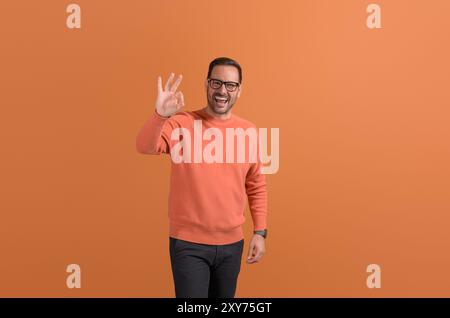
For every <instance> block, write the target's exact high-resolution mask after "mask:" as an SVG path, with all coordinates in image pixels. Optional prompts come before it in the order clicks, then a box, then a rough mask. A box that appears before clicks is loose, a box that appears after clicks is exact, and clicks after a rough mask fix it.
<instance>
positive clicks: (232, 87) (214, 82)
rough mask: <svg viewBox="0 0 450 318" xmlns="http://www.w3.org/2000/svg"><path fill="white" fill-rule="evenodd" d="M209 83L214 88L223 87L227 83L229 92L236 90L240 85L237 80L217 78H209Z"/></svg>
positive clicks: (226, 86)
mask: <svg viewBox="0 0 450 318" xmlns="http://www.w3.org/2000/svg"><path fill="white" fill-rule="evenodd" d="M208 83H209V86H210V87H211V88H214V89H219V88H221V87H222V85H223V84H225V88H226V90H227V91H229V92H234V91H235V90H236V88H238V87H239V85H240V84H239V83H236V82H223V81H221V80H218V79H215V78H208Z"/></svg>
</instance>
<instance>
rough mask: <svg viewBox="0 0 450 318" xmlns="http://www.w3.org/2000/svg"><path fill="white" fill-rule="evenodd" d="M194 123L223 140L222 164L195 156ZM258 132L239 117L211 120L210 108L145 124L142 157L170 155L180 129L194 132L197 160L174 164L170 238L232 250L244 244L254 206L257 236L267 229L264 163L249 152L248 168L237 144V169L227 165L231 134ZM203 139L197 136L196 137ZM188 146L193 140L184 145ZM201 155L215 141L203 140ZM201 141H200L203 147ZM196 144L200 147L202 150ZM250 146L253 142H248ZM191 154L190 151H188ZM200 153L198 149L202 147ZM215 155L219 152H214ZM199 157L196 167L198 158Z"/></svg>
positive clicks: (234, 164) (155, 115)
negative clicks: (248, 216)
mask: <svg viewBox="0 0 450 318" xmlns="http://www.w3.org/2000/svg"><path fill="white" fill-rule="evenodd" d="M194 120H201V128H202V129H201V131H202V132H205V130H206V129H208V128H212V127H215V128H218V129H220V131H221V132H222V136H223V158H224V159H223V163H218V162H213V163H207V162H205V161H204V160H202V159H201V158H200V161H203V162H199V160H198V159H199V155H200V156H201V155H202V154H203V152H201V153H200V154H198V151H197V154H194V148H195V147H194V139H195V138H194V135H195V132H194V130H195V131H197V132H198V131H199V130H198V128H199V122H197V124H196V125H197V127H196V128H195V129H194V126H195V125H194ZM238 127H240V128H243V129H244V130H246V129H247V128H249V127H253V128H254V129H256V127H255V126H254V125H253V124H252V123H250V122H249V121H246V120H244V119H242V118H240V117H238V116H236V115H234V114H231V117H230V118H228V119H218V118H215V117H213V116H211V115H210V114H208V113H207V112H206V110H205V108H203V109H200V110H196V111H192V112H190V111H186V112H185V111H181V112H178V113H176V114H174V115H172V116H171V117H169V118H165V117H162V116H160V115H159V114H158V113H157V112H156V110H155V111H154V112H153V114H152V115H151V117H150V119H149V120H148V121H147V122H146V123H145V124H144V126H143V127H142V128H141V130H140V131H139V134H138V136H137V138H136V148H137V151H138V152H140V153H143V154H153V155H156V154H163V153H164V154H169V156H170V153H171V149H173V147H174V146H175V144H178V148H177V149H179V148H180V147H179V146H180V140H179V139H176V140H172V138H171V137H172V131H173V130H174V129H175V128H185V129H187V130H189V132H190V143H191V145H192V146H191V148H192V149H191V151H192V157H191V158H192V159H191V162H190V163H189V162H188V161H184V162H181V163H175V162H174V161H173V160H171V162H172V164H171V177H170V190H169V213H168V214H169V236H171V237H174V238H178V239H182V240H185V241H190V242H196V243H203V244H216V245H221V244H230V243H234V242H237V241H239V240H241V239H243V237H244V235H243V231H242V224H243V223H244V221H245V217H244V210H245V205H246V203H247V198H248V203H249V208H250V212H251V215H252V219H253V227H254V230H263V229H265V228H266V215H267V191H266V180H265V175H264V174H261V171H260V168H261V161H260V158H259V156H258V158H257V160H256V162H251V160H249V150H248V147H246V149H247V150H246V157H245V162H244V163H239V161H238V160H237V159H236V158H237V148H236V147H237V145H238V143H237V142H236V138H235V141H234V149H235V152H234V156H235V159H234V160H232V163H227V160H226V155H225V154H226V150H225V148H226V146H225V144H226V136H227V135H226V128H238ZM196 136H197V137H198V134H197V135H196ZM185 137H186V140H185V141H189V138H187V137H189V134H187V135H186V136H184V135H183V137H182V138H183V139H184V138H185ZM201 138H202V139H201V140H200V142H199V143H200V144H202V148H201V149H202V151H203V149H205V147H207V145H208V144H209V143H211V140H213V139H215V137H212V138H211V140H205V139H207V138H205V137H201ZM198 140H199V139H197V141H198ZM199 143H197V145H199ZM247 144H248V139H247ZM186 149H188V148H186ZM195 149H197V150H198V149H199V148H198V147H197V148H195ZM212 153H215V152H212ZM195 156H197V157H196V158H197V160H196V162H194V157H195Z"/></svg>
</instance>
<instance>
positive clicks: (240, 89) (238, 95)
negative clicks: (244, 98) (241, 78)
mask: <svg viewBox="0 0 450 318" xmlns="http://www.w3.org/2000/svg"><path fill="white" fill-rule="evenodd" d="M241 91H242V84H241V85H239V88H238V93H237V97H240V96H241Z"/></svg>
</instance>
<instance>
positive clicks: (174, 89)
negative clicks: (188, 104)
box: [170, 74, 183, 93]
mask: <svg viewBox="0 0 450 318" xmlns="http://www.w3.org/2000/svg"><path fill="white" fill-rule="evenodd" d="M182 79H183V76H182V75H181V74H180V75H178V78H177V80H176V81H175V83H173V85H172V87H171V88H170V91H171V92H173V93H174V92H175V91H176V90H177V88H178V85H180V83H181V80H182Z"/></svg>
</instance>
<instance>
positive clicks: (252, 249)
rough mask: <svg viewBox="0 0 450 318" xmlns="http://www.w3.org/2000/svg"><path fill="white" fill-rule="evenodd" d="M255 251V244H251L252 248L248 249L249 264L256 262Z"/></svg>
mask: <svg viewBox="0 0 450 318" xmlns="http://www.w3.org/2000/svg"><path fill="white" fill-rule="evenodd" d="M254 249H255V244H253V243H250V246H249V248H248V256H247V263H253V262H254V252H255V251H254Z"/></svg>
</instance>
